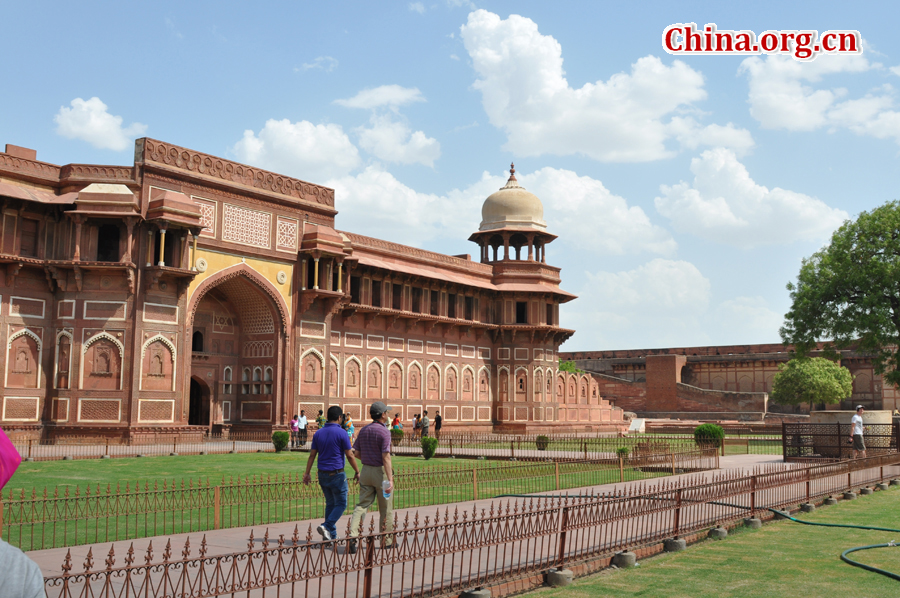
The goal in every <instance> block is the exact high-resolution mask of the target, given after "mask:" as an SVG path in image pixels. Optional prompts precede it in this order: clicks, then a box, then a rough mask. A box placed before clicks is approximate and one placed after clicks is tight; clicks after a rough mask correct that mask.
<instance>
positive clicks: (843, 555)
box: [494, 493, 900, 581]
mask: <svg viewBox="0 0 900 598" xmlns="http://www.w3.org/2000/svg"><path fill="white" fill-rule="evenodd" d="M534 496H535V495H533V494H501V495H499V496H495V497H494V498H534ZM539 496H541V497H542V498H551V499H553V498H619V496H618V495H615V494H612V493H610V494H591V495H584V494H581V495H579V494H574V495H539ZM660 500H661V499H660ZM686 502H700V501H686ZM705 502H706V503H707V504H714V505H720V506H723V507H734V508H738V509H747V510H750V507H747V506H744V505H735V504H731V503H724V502H719V501H705ZM768 510H769V511H771V512H773V513H775V514H777V515H779V516H781V517H783V518H785V519H790V520H791V521H793V522H795V523H802V524H803V525H818V526H820V527H846V528H850V529H866V530H874V531H878V532H897V533H898V534H900V529H892V528H889V527H874V526H870V525H847V524H842V523H815V522H812V521H803V520H802V519H797V518H795V517H791V515H790V513H786V512H785V511H779V510H778V509H768ZM897 546H900V544H896V543H895V542H894V541H893V540H891V541H890V542H887V543H886V544H868V545H866V546H856V547H854V548H848V549H847V550H845V551H844V552H842V553H841V560H842V561H844V562H845V563H847V564H848V565H852V566H854V567H859V568H860V569H865V570H866V571H871V572H873V573H878V574H880V575H884V576H885V577H890V578H891V579H895V580H897V581H900V575H897V574H896V573H891V572H890V571H885V570H884V569H879V568H878V567H872V566H870V565H864V564H863V563H860V562H858V561H854V560H853V559H851V558H850V557H848V556H847V555H848V554H850V553H851V552H857V551H860V550H870V549H872V548H894V547H897Z"/></svg>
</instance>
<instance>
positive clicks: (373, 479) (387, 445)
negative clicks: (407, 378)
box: [350, 401, 394, 554]
mask: <svg viewBox="0 0 900 598" xmlns="http://www.w3.org/2000/svg"><path fill="white" fill-rule="evenodd" d="M389 413H390V410H389V409H388V407H387V405H385V404H384V403H382V402H381V401H375V402H374V403H372V405H371V406H370V407H369V416H370V417H371V418H372V423H371V424H369V425H368V426H366V427H365V428H363V429H362V430H360V431H359V434H358V435H357V437H356V443H355V444H354V445H353V452H354V453H356V456H357V457H359V459H360V461H362V464H363V465H362V472H360V474H359V502H358V503H357V505H356V508H354V509H353V516H352V517H351V518H350V538H356V537H358V536H359V530H360V528H361V527H362V523H363V517H365V515H366V511H367V510H368V509H369V507H370V506H372V503H373V502H374V501H375V499H376V498H377V499H378V514H379V519H380V527H381V531H382V533H385V532H387V533H389V532H392V531H393V530H394V471H393V469H392V468H391V433H390V431H389V430H388V428H387V425H388V421H390V420H389V415H388V414H389ZM385 479H387V481H388V487H387V488H384V487H383V486H382V482H384V480H385ZM382 492H387V493H388V494H390V498H385V497H384V494H382ZM381 547H382V548H392V547H393V539H392V537H391V536H390V535H388V536H385V537H384V539H383V540H382V543H381ZM355 552H356V540H355V539H351V540H350V554H353V553H355Z"/></svg>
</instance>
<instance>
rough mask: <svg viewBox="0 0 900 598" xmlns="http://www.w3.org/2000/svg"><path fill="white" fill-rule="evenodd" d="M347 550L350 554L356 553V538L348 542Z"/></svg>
mask: <svg viewBox="0 0 900 598" xmlns="http://www.w3.org/2000/svg"><path fill="white" fill-rule="evenodd" d="M347 552H348V553H350V554H356V540H350V541H348V542H347Z"/></svg>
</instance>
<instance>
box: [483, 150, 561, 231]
mask: <svg viewBox="0 0 900 598" xmlns="http://www.w3.org/2000/svg"><path fill="white" fill-rule="evenodd" d="M497 229H513V230H535V231H542V232H543V231H545V230H547V223H546V222H544V205H543V204H542V203H541V200H540V199H538V197H537V195H535V194H534V193H531V192H529V191H526V190H525V188H524V187H521V186H519V182H518V181H517V180H516V169H515V165H510V170H509V180H508V181H507V182H506V185H504V186H503V187H501V188H500V190H499V191H496V192H494V193H492V194H491V195H490V196H489V197H488V198H487V199H486V200H484V205H482V206H481V226H480V227H479V228H478V230H479V231H484V230H497Z"/></svg>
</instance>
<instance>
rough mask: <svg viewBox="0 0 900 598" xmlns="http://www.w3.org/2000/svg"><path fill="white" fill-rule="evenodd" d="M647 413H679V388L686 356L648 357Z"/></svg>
mask: <svg viewBox="0 0 900 598" xmlns="http://www.w3.org/2000/svg"><path fill="white" fill-rule="evenodd" d="M645 363H646V368H647V369H646V379H647V402H646V406H645V410H646V411H678V387H677V384H678V383H679V382H681V368H682V367H683V366H684V364H686V363H687V357H686V356H684V355H648V356H647V357H646V361H645Z"/></svg>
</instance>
